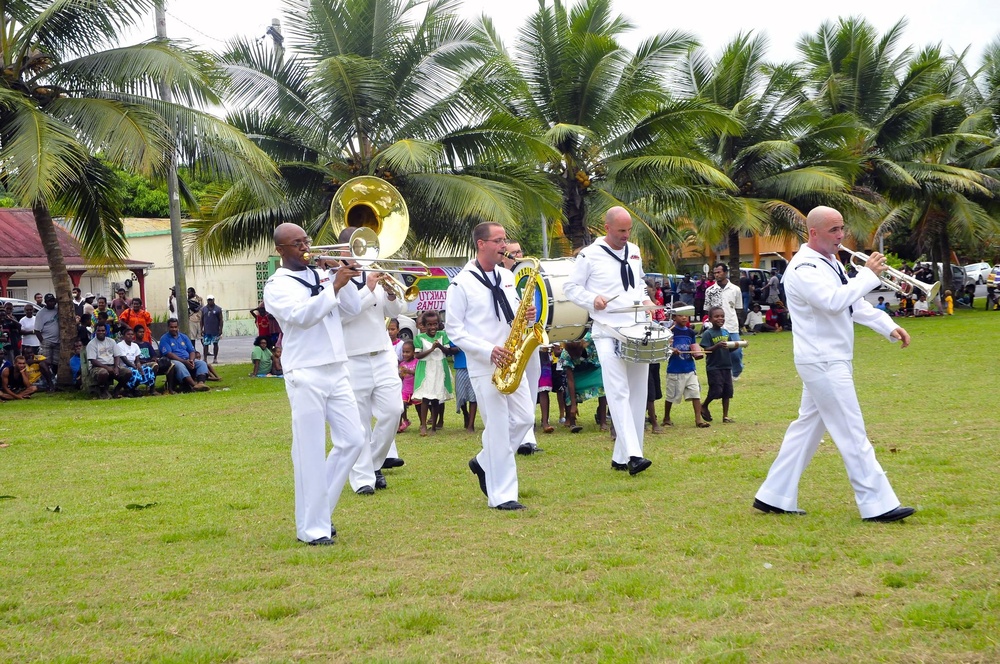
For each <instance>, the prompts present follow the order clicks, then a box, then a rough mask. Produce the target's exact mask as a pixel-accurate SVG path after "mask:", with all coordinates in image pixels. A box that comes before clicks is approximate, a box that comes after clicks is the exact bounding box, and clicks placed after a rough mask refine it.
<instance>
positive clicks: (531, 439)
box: [500, 240, 545, 456]
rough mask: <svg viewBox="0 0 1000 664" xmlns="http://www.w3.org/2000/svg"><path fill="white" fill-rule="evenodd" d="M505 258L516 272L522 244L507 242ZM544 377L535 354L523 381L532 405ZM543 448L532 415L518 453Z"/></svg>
mask: <svg viewBox="0 0 1000 664" xmlns="http://www.w3.org/2000/svg"><path fill="white" fill-rule="evenodd" d="M505 254H506V255H504V256H502V257H501V258H500V264H501V265H503V266H504V267H505V268H507V269H508V270H510V271H511V272H513V271H514V266H515V265H516V264H517V261H518V260H520V259H521V258H524V252H523V251H521V243H520V242H516V241H513V240H511V241H509V242H507V249H506V251H505ZM541 377H542V363H541V361H540V360H539V358H538V354H537V353H535V354H534V356H532V358H531V359H530V360H528V366H527V367H525V369H524V377H523V378H522V380H525V381H527V382H528V390H529V391H530V392H531V403H532V404H535V403H537V402H538V379H539V378H541ZM532 411H534V405H532ZM544 451H545V450H543V449H542V448H540V447H538V439H537V438H535V424H534V415H532V424H531V428H530V429H528V435H526V436H525V437H524V440H522V441H521V443H520V444H519V445H518V446H517V453H518V454H520V455H523V456H528V455H530V454H534V453H535V452H544Z"/></svg>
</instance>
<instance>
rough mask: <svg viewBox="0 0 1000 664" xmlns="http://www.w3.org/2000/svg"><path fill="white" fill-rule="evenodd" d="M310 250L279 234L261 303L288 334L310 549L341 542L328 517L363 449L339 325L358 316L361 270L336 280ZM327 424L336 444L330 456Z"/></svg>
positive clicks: (298, 505) (301, 505)
mask: <svg viewBox="0 0 1000 664" xmlns="http://www.w3.org/2000/svg"><path fill="white" fill-rule="evenodd" d="M310 243H311V240H310V239H309V237H307V236H306V234H305V231H303V230H302V229H301V228H299V227H298V226H296V225H295V224H281V225H279V226H278V227H277V228H276V229H274V244H275V247H276V248H277V252H278V255H279V256H281V267H280V268H279V269H278V270H277V271H276V272H275V273H274V274H273V275H272V276H271V278H270V279H268V280H267V284H266V285H265V286H264V303H265V306H266V307H267V311H268V312H269V313H270V314H271V315H272V316H274V318H275V319H276V320H277V321H278V322H279V323H280V324H281V330H282V332H283V333H284V341H283V344H282V348H283V349H284V354H283V355H282V358H281V361H282V364H283V365H284V369H285V391H286V392H287V393H288V401H289V403H290V404H291V409H292V467H293V469H294V473H295V529H296V533H297V535H298V538H299V539H300V540H301V541H303V542H306V543H307V544H310V545H328V544H333V543H334V539H333V538H334V537H336V535H337V530H336V528H334V527H333V524H332V523H331V521H330V515H331V513H332V512H333V510H334V508H336V506H337V501H338V500H339V499H340V493H341V491H342V490H343V488H344V484H345V483H346V482H347V475H348V473H349V472H350V470H351V466H353V465H354V462H355V461H356V460H357V458H358V455H359V454H361V451H362V449H363V448H364V447H365V438H364V429H363V428H362V426H361V421H360V419H359V418H358V406H357V403H355V400H354V392H353V391H352V390H351V381H350V376H349V375H348V373H347V353H346V352H345V349H344V332H343V329H342V327H341V319H340V315H341V313H344V314H345V315H351V316H353V315H357V314H358V313H359V312H360V311H361V300H360V298H359V297H358V290H357V288H355V287H354V286H351V285H350V283H349V282H350V280H351V278H352V277H356V276H357V275H358V272H357V270H354V269H353V268H350V267H347V266H343V267H341V268H340V269H339V270H337V271H336V272H335V273H333V274H331V273H330V272H328V271H327V272H320V271H317V270H314V269H312V268H310V267H309V264H308V260H307V252H308V251H309V245H310ZM345 286H346V287H345ZM327 424H329V425H330V430H331V436H332V438H333V449H332V450H331V451H330V454H329V455H328V456H326V425H327ZM324 456H325V459H324Z"/></svg>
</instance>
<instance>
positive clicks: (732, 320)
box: [705, 281, 743, 333]
mask: <svg viewBox="0 0 1000 664" xmlns="http://www.w3.org/2000/svg"><path fill="white" fill-rule="evenodd" d="M712 307H722V311H723V312H725V314H726V322H725V323H724V324H723V325H722V327H724V328H726V331H728V332H736V333H739V331H740V319H739V317H738V316H737V315H736V310H737V309H742V308H743V293H742V291H740V287H739V286H737V285H736V284H734V283H733V282H732V281H727V282H726V285H725V287H722V286H720V285H719V284H712V285H711V286H709V287H708V289H707V290H706V291H705V313H706V314H707V313H708V310H709V309H711V308H712Z"/></svg>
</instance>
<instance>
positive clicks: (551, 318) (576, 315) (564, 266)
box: [514, 258, 590, 343]
mask: <svg viewBox="0 0 1000 664" xmlns="http://www.w3.org/2000/svg"><path fill="white" fill-rule="evenodd" d="M573 263H574V260H573V259H572V258H544V259H540V260H539V264H540V269H539V273H538V276H537V277H536V281H535V285H536V288H535V310H536V311H537V312H538V313H537V314H536V316H537V318H536V320H540V321H542V323H544V325H545V330H546V331H547V332H548V333H549V342H550V343H557V342H558V343H563V342H566V341H579V340H580V339H582V338H583V335H584V334H586V333H587V330H588V329H590V314H588V313H587V310H586V309H582V308H581V307H578V306H577V305H575V304H573V303H572V302H570V301H569V299H568V298H567V297H566V294H565V293H564V292H563V287H564V286H565V285H566V282H567V281H568V280H569V275H570V273H571V272H572V271H573ZM533 268H534V265H532V264H531V263H530V262H527V261H523V262H521V263H518V264H517V265H515V266H514V283H515V284H516V285H517V291H518V293H520V292H521V291H523V290H524V284H525V282H526V280H527V279H528V277H529V276H530V273H531V271H532V269H533Z"/></svg>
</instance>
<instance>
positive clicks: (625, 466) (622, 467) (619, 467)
mask: <svg viewBox="0 0 1000 664" xmlns="http://www.w3.org/2000/svg"><path fill="white" fill-rule="evenodd" d="M611 470H628V464H627V463H618V462H617V461H612V462H611Z"/></svg>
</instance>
